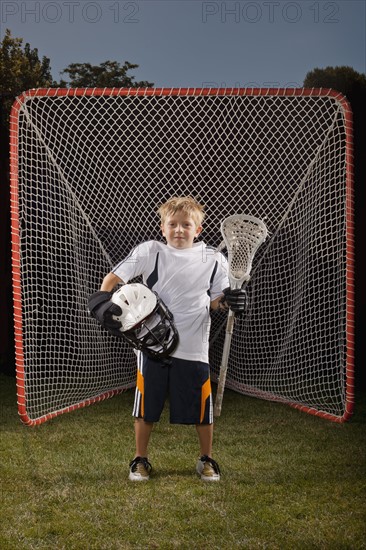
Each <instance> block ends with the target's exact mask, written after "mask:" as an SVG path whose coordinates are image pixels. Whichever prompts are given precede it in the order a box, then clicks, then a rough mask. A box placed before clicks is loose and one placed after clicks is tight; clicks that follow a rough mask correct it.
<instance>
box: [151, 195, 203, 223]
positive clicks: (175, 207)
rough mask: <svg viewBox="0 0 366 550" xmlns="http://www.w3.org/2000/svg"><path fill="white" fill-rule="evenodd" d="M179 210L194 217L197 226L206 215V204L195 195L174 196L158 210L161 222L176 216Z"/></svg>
mask: <svg viewBox="0 0 366 550" xmlns="http://www.w3.org/2000/svg"><path fill="white" fill-rule="evenodd" d="M177 212H185V213H186V214H187V215H188V216H189V217H190V218H192V219H193V221H194V223H195V224H196V226H197V227H198V226H200V225H201V224H202V221H203V219H204V217H205V213H204V206H203V205H202V204H200V203H199V202H197V201H196V199H194V198H193V197H189V196H188V197H172V198H171V199H169V200H167V201H166V202H164V203H163V204H162V205H161V206H160V207H159V210H158V213H159V214H160V218H161V223H164V222H165V220H166V219H167V218H168V217H169V216H174V214H176V213H177Z"/></svg>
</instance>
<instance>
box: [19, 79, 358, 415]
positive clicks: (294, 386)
mask: <svg viewBox="0 0 366 550" xmlns="http://www.w3.org/2000/svg"><path fill="white" fill-rule="evenodd" d="M11 172H12V173H11V177H12V235H13V271H14V303H15V331H16V357H17V386H18V402H19V412H20V415H21V418H22V420H23V421H24V422H25V423H27V424H36V423H40V422H43V421H44V420H47V419H48V418H52V417H53V416H55V415H57V414H60V413H62V412H65V411H69V410H72V409H74V408H76V407H81V406H84V405H86V404H89V403H93V402H95V401H98V400H100V399H104V398H105V397H109V396H111V395H113V394H114V393H116V392H118V391H123V390H125V389H127V388H130V387H132V386H134V384H135V374H136V361H135V355H134V353H133V352H132V351H131V350H130V349H129V348H128V347H127V346H126V344H125V343H124V342H122V341H119V340H117V339H116V338H114V337H112V336H110V335H109V334H108V333H107V332H106V331H104V330H103V329H102V328H101V327H100V326H98V324H97V323H96V322H95V321H94V320H93V319H91V318H90V317H89V316H88V313H87V300H88V297H89V295H90V294H92V293H93V292H95V291H96V290H98V289H99V287H100V284H101V281H102V279H103V277H104V276H105V275H106V273H107V272H109V271H110V269H111V267H112V266H113V265H114V264H116V263H117V262H118V261H119V260H120V259H121V258H123V257H124V256H125V255H126V254H127V253H128V252H129V251H130V249H131V248H132V247H133V246H134V245H136V244H138V243H139V242H141V241H144V240H149V239H161V235H160V230H159V218H158V216H157V208H158V206H159V204H161V203H162V202H164V201H165V200H167V199H168V198H169V197H171V196H172V195H188V194H190V195H193V196H194V197H196V198H197V199H198V200H199V201H200V202H202V203H203V204H205V205H206V211H207V219H206V222H205V226H204V231H203V233H202V238H203V239H204V240H205V242H207V243H209V244H211V245H213V246H218V245H219V244H220V241H221V234H220V223H221V221H222V220H223V219H224V218H225V217H227V216H229V215H232V214H236V213H246V214H249V215H252V216H255V217H258V218H261V219H263V220H264V221H265V224H266V226H267V228H268V231H269V238H268V239H267V241H266V243H265V244H264V245H263V246H262V247H261V249H260V250H259V251H258V253H257V255H256V257H255V259H254V263H253V276H252V280H251V282H250V284H249V285H248V289H247V290H248V297H249V309H248V313H247V315H246V316H245V317H244V318H240V319H238V320H237V321H236V323H235V328H234V334H233V340H232V345H231V352H230V358H229V367H228V372H227V380H226V386H227V387H229V388H231V389H233V390H236V391H238V392H241V393H243V394H246V395H251V396H256V397H261V398H264V399H271V400H279V401H284V402H287V403H289V404H291V405H293V406H296V407H299V408H302V409H304V410H306V411H308V412H310V413H313V414H319V415H322V416H325V417H327V418H329V419H332V420H336V421H342V420H345V419H347V418H348V417H349V415H350V414H351V412H352V401H353V390H352V388H353V383H352V381H353V363H352V360H353V339H352V335H353V323H352V319H353V314H352V311H353V309H352V308H353V302H352V296H353V290H352V269H353V241H352V125H351V114H350V111H349V107H348V103H347V102H346V101H345V99H344V98H343V96H341V95H340V94H337V93H335V92H333V91H331V90H323V91H322V90H312V91H311V90H293V89H292V90H247V89H235V90H212V89H202V90H199V89H191V90H176V89H160V90H159V89H121V90H117V89H113V90H100V89H86V90H82V89H76V90H63V89H58V90H55V89H47V90H32V91H29V92H25V93H24V94H23V95H22V96H20V97H19V98H18V99H17V101H16V102H15V104H14V106H13V111H12V116H11ZM223 315H224V314H223V313H217V314H213V326H212V330H211V339H212V342H211V365H212V373H213V378H215V377H216V376H217V374H218V370H219V366H220V359H221V354H222V348H223V341H224V334H225V318H224V317H223ZM224 409H225V407H224ZM224 409H223V414H225V411H224Z"/></svg>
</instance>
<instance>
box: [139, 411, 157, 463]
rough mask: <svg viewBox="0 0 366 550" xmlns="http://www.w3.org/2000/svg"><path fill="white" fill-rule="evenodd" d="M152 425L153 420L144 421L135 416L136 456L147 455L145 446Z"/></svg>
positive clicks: (147, 442) (147, 443) (148, 439)
mask: <svg viewBox="0 0 366 550" xmlns="http://www.w3.org/2000/svg"><path fill="white" fill-rule="evenodd" d="M153 427H154V424H153V422H145V420H143V419H142V418H135V441H136V456H143V457H147V456H148V455H147V448H148V445H149V441H150V435H151V432H152V429H153Z"/></svg>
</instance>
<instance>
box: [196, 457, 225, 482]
mask: <svg viewBox="0 0 366 550" xmlns="http://www.w3.org/2000/svg"><path fill="white" fill-rule="evenodd" d="M196 471H197V474H198V475H199V476H201V479H202V480H203V481H219V480H220V468H219V465H218V464H217V462H215V460H214V459H213V458H210V457H209V456H207V455H204V456H201V458H199V459H198V461H197V466H196Z"/></svg>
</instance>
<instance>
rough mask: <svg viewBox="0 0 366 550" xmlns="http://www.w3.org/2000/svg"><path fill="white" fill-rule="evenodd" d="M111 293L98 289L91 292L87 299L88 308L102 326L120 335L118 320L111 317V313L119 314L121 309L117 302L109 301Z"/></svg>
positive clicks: (115, 334)
mask: <svg viewBox="0 0 366 550" xmlns="http://www.w3.org/2000/svg"><path fill="white" fill-rule="evenodd" d="M111 297H112V293H111V292H106V291H104V290H99V291H98V292H95V293H94V294H92V295H91V296H90V298H89V300H88V310H89V313H90V315H91V316H92V317H94V319H96V320H97V321H99V323H100V324H101V325H102V327H103V328H105V329H107V330H108V331H109V332H110V333H111V334H114V336H119V337H121V333H120V331H119V329H120V328H121V326H122V325H121V323H120V321H116V320H115V319H113V317H112V315H121V313H122V310H121V308H120V307H119V306H117V304H114V303H113V302H111Z"/></svg>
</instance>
